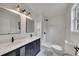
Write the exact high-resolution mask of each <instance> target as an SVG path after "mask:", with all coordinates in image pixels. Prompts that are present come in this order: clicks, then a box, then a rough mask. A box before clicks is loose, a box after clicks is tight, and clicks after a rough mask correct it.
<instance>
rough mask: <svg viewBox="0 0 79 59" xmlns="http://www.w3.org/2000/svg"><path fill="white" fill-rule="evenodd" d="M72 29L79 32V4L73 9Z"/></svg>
mask: <svg viewBox="0 0 79 59" xmlns="http://www.w3.org/2000/svg"><path fill="white" fill-rule="evenodd" d="M71 31H74V32H79V4H75V5H74V6H73V7H72V9H71Z"/></svg>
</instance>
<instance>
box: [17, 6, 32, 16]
mask: <svg viewBox="0 0 79 59" xmlns="http://www.w3.org/2000/svg"><path fill="white" fill-rule="evenodd" d="M16 10H17V11H18V12H21V13H23V14H25V15H26V16H31V13H30V12H28V11H26V9H21V8H20V6H19V5H17V7H16Z"/></svg>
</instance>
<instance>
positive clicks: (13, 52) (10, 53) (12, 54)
mask: <svg viewBox="0 0 79 59" xmlns="http://www.w3.org/2000/svg"><path fill="white" fill-rule="evenodd" d="M2 56H16V52H15V51H12V52H9V53H6V54H4V55H2Z"/></svg>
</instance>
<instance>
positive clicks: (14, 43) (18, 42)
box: [6, 41, 21, 46]
mask: <svg viewBox="0 0 79 59" xmlns="http://www.w3.org/2000/svg"><path fill="white" fill-rule="evenodd" d="M20 43H21V42H20V41H16V42H13V43H12V42H11V43H8V44H7V45H6V46H13V45H17V44H20Z"/></svg>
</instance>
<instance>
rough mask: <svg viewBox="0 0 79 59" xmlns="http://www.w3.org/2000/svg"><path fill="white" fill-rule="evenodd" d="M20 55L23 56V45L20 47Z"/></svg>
mask: <svg viewBox="0 0 79 59" xmlns="http://www.w3.org/2000/svg"><path fill="white" fill-rule="evenodd" d="M20 56H25V46H23V47H21V48H20Z"/></svg>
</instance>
